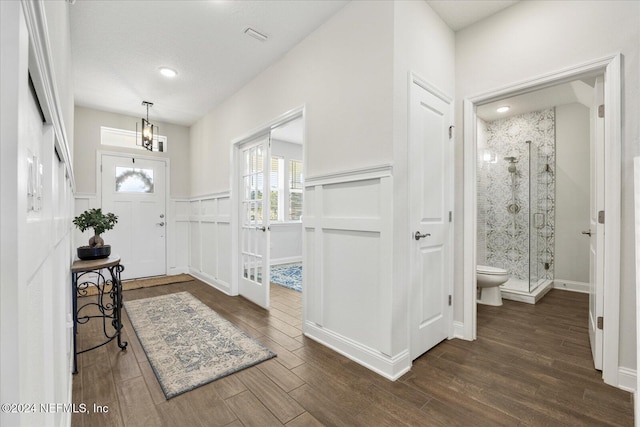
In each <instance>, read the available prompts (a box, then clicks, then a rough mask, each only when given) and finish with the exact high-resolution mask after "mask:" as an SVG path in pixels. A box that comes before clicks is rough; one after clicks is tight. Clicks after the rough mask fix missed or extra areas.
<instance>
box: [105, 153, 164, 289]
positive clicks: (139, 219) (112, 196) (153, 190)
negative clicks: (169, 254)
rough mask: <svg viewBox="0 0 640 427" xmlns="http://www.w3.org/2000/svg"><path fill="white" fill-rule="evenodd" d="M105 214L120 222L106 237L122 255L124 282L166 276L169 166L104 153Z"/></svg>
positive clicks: (114, 249)
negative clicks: (166, 174)
mask: <svg viewBox="0 0 640 427" xmlns="http://www.w3.org/2000/svg"><path fill="white" fill-rule="evenodd" d="M101 160H102V162H101V163H102V164H101V168H102V175H101V176H102V211H103V212H113V213H114V214H116V215H117V216H118V223H117V224H116V225H115V227H114V228H113V230H110V231H107V232H106V233H104V235H103V236H102V237H103V239H104V241H105V244H109V245H111V253H112V254H115V255H119V256H120V258H121V262H122V265H124V267H125V269H124V271H123V272H122V278H123V279H136V278H140V277H149V276H160V275H163V274H166V255H165V254H166V243H165V242H166V229H167V226H166V223H167V218H166V209H165V203H166V202H165V200H166V183H165V168H166V163H165V162H164V161H162V160H150V159H141V158H139V157H136V156H134V155H129V156H125V155H123V156H116V155H106V154H103V155H102V157H101Z"/></svg>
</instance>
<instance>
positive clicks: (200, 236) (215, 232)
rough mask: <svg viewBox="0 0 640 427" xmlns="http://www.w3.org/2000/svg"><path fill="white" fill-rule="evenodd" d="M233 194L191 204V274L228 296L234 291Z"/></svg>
mask: <svg viewBox="0 0 640 427" xmlns="http://www.w3.org/2000/svg"><path fill="white" fill-rule="evenodd" d="M230 222H231V203H230V201H229V193H219V194H212V195H206V196H201V197H195V198H192V199H191V200H190V207H189V227H190V233H189V235H190V239H191V240H190V244H189V247H190V251H189V273H190V274H191V275H193V276H195V277H197V278H199V279H200V280H202V281H203V282H205V283H208V284H209V285H211V286H213V287H215V288H216V289H219V290H220V291H222V292H225V293H227V294H229V293H230V290H231V285H230V283H231V254H230V253H229V248H230V247H231V226H230V225H231V224H230Z"/></svg>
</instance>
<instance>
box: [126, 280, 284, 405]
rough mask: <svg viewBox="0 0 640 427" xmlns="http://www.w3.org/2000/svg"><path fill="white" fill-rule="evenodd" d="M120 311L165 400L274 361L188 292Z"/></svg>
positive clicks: (268, 352) (136, 302)
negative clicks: (139, 344)
mask: <svg viewBox="0 0 640 427" xmlns="http://www.w3.org/2000/svg"><path fill="white" fill-rule="evenodd" d="M124 307H125V309H126V310H127V314H128V315H129V319H130V320H131V323H132V324H133V328H134V330H135V332H136V335H138V339H139V340H140V343H141V344H142V347H143V348H144V351H145V353H146V354H147V358H148V359H149V363H150V364H151V367H152V368H153V371H154V372H155V374H156V377H157V378H158V382H159V383H160V386H161V387H162V391H163V392H164V395H165V397H166V398H167V399H171V398H172V397H175V396H177V395H179V394H181V393H184V392H186V391H189V390H192V389H194V388H196V387H199V386H201V385H204V384H208V383H210V382H211V381H214V380H217V379H219V378H222V377H225V376H227V375H229V374H232V373H234V372H237V371H239V370H241V369H245V368H248V367H250V366H253V365H256V364H258V363H260V362H262V361H264V360H267V359H271V358H272V357H275V353H273V352H272V351H271V350H269V349H268V348H266V347H264V346H263V345H262V344H260V343H259V342H257V341H256V340H254V339H253V338H251V337H250V336H249V335H247V334H246V333H245V332H244V331H242V330H240V329H238V327H236V326H234V325H232V324H231V323H229V322H228V321H227V320H225V319H223V318H222V317H220V316H219V315H218V314H217V313H216V312H215V311H213V310H212V309H210V308H209V307H207V306H206V305H205V304H204V303H202V302H201V301H200V300H199V299H197V298H196V297H194V296H193V295H191V294H190V293H189V292H179V293H175V294H168V295H161V296H157V297H153V298H144V299H138V300H133V301H126V302H125V303H124Z"/></svg>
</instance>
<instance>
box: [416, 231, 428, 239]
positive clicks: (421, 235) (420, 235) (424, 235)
mask: <svg viewBox="0 0 640 427" xmlns="http://www.w3.org/2000/svg"><path fill="white" fill-rule="evenodd" d="M429 236H431V234H429V233H424V234H421V233H420V232H419V231H416V233H415V234H414V235H413V238H414V239H416V240H420V239H422V238H423V237H429Z"/></svg>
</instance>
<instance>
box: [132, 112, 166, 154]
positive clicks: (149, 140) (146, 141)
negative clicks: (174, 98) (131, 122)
mask: <svg viewBox="0 0 640 427" xmlns="http://www.w3.org/2000/svg"><path fill="white" fill-rule="evenodd" d="M142 105H143V106H145V107H147V118H146V119H145V118H144V117H143V118H142V130H141V132H140V144H138V123H137V122H136V145H141V146H142V147H143V148H146V149H147V150H149V151H153V143H154V139H153V138H154V135H156V134H157V132H158V126H156V125H154V124H152V123H151V122H149V107H153V102H149V101H142ZM155 142H157V137H156V140H155ZM158 149H159V151H162V147H158Z"/></svg>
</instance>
